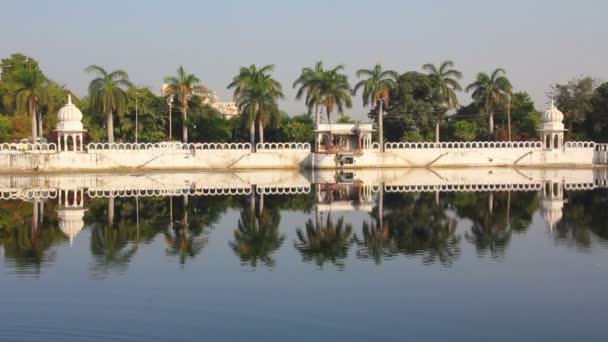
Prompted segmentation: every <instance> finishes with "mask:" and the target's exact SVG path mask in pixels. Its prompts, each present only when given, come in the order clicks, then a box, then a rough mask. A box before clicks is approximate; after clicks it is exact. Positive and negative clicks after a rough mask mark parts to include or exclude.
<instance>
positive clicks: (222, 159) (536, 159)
mask: <svg viewBox="0 0 608 342" xmlns="http://www.w3.org/2000/svg"><path fill="white" fill-rule="evenodd" d="M605 154H606V152H605V151H595V150H594V148H593V147H565V148H563V149H558V150H545V149H542V148H538V147H527V148H521V147H520V148H507V147H501V148H468V149H458V148H404V149H387V150H386V152H379V151H378V150H365V151H364V153H363V154H361V155H353V156H352V157H353V159H354V164H352V165H349V164H344V168H345V169H354V168H391V167H446V166H450V167H469V166H476V167H482V166H486V167H492V166H591V165H593V164H594V163H601V162H602V161H603V160H606V156H605ZM345 156H347V157H350V156H348V155H345ZM336 166H337V164H336V155H334V154H319V153H311V152H309V151H308V150H306V149H287V148H285V149H266V150H260V151H258V152H255V153H252V152H251V151H249V150H247V149H196V150H195V149H192V150H181V149H174V150H172V149H147V150H97V151H89V152H59V153H23V152H17V153H15V152H8V153H4V152H2V153H0V169H4V170H25V169H29V170H32V169H39V170H104V169H117V168H129V169H198V170H245V169H302V168H309V169H310V168H312V169H336Z"/></svg>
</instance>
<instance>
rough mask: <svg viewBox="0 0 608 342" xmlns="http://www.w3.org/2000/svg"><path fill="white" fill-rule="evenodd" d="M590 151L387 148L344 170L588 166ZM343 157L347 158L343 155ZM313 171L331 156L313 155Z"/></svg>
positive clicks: (332, 162) (327, 164) (332, 160)
mask: <svg viewBox="0 0 608 342" xmlns="http://www.w3.org/2000/svg"><path fill="white" fill-rule="evenodd" d="M594 153H595V152H594V150H593V148H566V149H559V150H544V149H542V148H479V149H445V148H436V149H435V148H429V149H388V150H386V151H385V152H380V151H373V150H372V151H365V152H364V153H363V154H362V155H355V156H354V158H353V159H354V164H352V165H349V164H344V168H345V169H353V168H369V167H446V166H453V167H459V166H460V167H468V166H478V167H479V166H550V165H553V166H558V165H559V166H579V165H580V166H583V165H586V166H590V165H592V164H593V161H594ZM346 157H349V156H348V155H346ZM314 164H315V167H316V168H320V169H323V168H327V169H332V168H335V166H336V163H335V157H334V155H322V154H317V155H315V159H314Z"/></svg>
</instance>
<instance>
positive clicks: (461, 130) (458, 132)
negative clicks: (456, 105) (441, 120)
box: [452, 120, 477, 141]
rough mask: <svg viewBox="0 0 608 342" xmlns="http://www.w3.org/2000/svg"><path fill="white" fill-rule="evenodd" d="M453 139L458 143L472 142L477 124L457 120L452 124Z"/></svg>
mask: <svg viewBox="0 0 608 342" xmlns="http://www.w3.org/2000/svg"><path fill="white" fill-rule="evenodd" d="M452 129H453V131H454V133H453V134H454V139H456V140H458V141H473V140H475V135H476V134H477V123H476V122H474V121H465V120H459V121H456V122H454V123H453V124H452Z"/></svg>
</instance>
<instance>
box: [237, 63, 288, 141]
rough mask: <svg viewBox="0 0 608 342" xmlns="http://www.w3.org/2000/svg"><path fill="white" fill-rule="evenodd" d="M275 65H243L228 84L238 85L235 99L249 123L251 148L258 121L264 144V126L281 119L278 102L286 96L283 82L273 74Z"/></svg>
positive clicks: (261, 139) (246, 121)
mask: <svg viewBox="0 0 608 342" xmlns="http://www.w3.org/2000/svg"><path fill="white" fill-rule="evenodd" d="M273 70H274V65H272V64H270V65H265V66H263V67H262V68H258V67H257V66H256V65H254V64H252V65H250V66H249V67H248V68H245V67H241V69H240V70H239V74H238V75H236V76H235V77H234V78H233V79H232V82H231V83H230V84H229V85H228V89H231V88H234V100H235V102H236V105H237V106H238V107H239V111H240V112H241V113H242V115H243V120H244V121H245V123H246V124H247V125H248V126H249V138H250V141H251V148H252V149H253V148H254V143H255V123H256V122H257V123H258V130H259V133H258V134H259V136H260V143H264V125H266V124H268V123H270V122H276V121H277V120H278V118H279V106H278V104H277V101H278V100H279V99H281V98H283V93H282V89H281V84H280V83H279V82H278V81H277V80H275V79H274V78H272V77H271V76H270V74H269V73H270V72H272V71H273Z"/></svg>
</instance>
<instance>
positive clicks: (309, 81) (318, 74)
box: [293, 61, 325, 124]
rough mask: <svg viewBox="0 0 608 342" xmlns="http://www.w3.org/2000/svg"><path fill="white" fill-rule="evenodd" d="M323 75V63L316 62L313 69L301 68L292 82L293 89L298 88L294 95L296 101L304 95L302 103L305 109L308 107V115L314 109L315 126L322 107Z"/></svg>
mask: <svg viewBox="0 0 608 342" xmlns="http://www.w3.org/2000/svg"><path fill="white" fill-rule="evenodd" d="M324 73H325V69H324V68H323V62H322V61H317V62H316V63H315V66H314V67H313V68H308V67H306V68H302V73H301V74H300V76H299V77H298V78H297V79H296V80H295V81H294V82H293V87H294V88H296V87H298V86H299V88H298V92H297V93H296V100H300V99H301V98H302V96H304V94H306V99H305V101H304V103H305V104H306V107H308V113H309V114H310V113H312V110H313V108H314V111H315V116H314V118H315V121H314V123H315V124H318V123H319V121H320V118H319V107H320V106H322V105H323V103H322V100H323V99H322V96H321V95H322V94H321V81H322V80H323V75H324Z"/></svg>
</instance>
